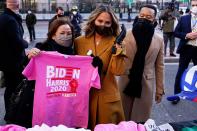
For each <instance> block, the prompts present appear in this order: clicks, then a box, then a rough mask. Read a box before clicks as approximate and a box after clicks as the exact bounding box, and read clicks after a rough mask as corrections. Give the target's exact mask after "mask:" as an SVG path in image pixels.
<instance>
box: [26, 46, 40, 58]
mask: <svg viewBox="0 0 197 131" xmlns="http://www.w3.org/2000/svg"><path fill="white" fill-rule="evenodd" d="M39 54H40V49H38V48H32V49H31V50H30V51H29V52H28V53H27V56H28V58H29V59H31V58H32V57H35V56H37V55H39Z"/></svg>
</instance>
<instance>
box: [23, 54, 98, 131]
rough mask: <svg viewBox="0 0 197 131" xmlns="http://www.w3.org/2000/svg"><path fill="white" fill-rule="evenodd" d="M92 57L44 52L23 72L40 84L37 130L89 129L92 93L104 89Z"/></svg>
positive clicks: (35, 114) (35, 111) (36, 98)
mask: <svg viewBox="0 0 197 131" xmlns="http://www.w3.org/2000/svg"><path fill="white" fill-rule="evenodd" d="M91 62H92V57H90V56H69V55H63V54H60V53H57V52H44V51H43V52H41V53H40V54H39V55H38V56H36V57H34V58H32V59H31V61H30V62H29V64H28V65H27V66H26V68H25V69H24V71H23V74H24V75H25V76H26V77H27V78H28V79H29V80H36V86H35V94H34V109H33V122H32V124H33V126H34V125H41V124H42V123H45V124H47V125H49V126H57V125H59V124H63V125H66V126H68V127H83V128H87V124H88V105H89V90H90V88H91V87H95V88H98V89H99V88H100V77H99V75H98V70H97V68H94V67H93V66H92V65H91Z"/></svg>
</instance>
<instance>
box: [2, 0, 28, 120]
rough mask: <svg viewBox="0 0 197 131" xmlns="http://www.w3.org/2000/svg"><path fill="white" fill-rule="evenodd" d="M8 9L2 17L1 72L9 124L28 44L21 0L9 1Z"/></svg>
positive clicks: (21, 77) (7, 2)
mask: <svg viewBox="0 0 197 131" xmlns="http://www.w3.org/2000/svg"><path fill="white" fill-rule="evenodd" d="M6 5H7V8H6V9H5V11H4V12H3V14H1V15H0V61H1V62H0V70H1V71H3V72H4V77H5V86H6V89H5V94H4V101H5V111H6V114H5V117H4V119H5V120H6V121H7V122H8V121H11V119H13V118H8V117H6V116H7V111H8V108H9V104H10V97H11V95H12V93H13V92H14V90H15V88H16V87H17V85H18V84H19V83H20V82H21V81H22V79H23V76H22V73H21V72H22V70H23V63H24V61H25V60H26V58H27V57H26V55H25V48H27V47H28V43H27V42H26V41H25V40H23V33H24V30H23V27H22V19H21V17H20V15H18V12H19V0H7V1H6Z"/></svg>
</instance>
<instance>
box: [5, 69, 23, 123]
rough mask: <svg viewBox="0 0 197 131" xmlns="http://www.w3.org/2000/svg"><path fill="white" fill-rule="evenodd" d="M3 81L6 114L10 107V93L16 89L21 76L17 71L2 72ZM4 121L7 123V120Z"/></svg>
mask: <svg viewBox="0 0 197 131" xmlns="http://www.w3.org/2000/svg"><path fill="white" fill-rule="evenodd" d="M4 79H5V87H6V89H5V93H4V102H5V111H6V113H7V111H8V109H9V106H10V97H11V95H12V93H13V92H14V91H15V89H16V87H17V86H18V85H19V83H21V82H22V79H23V75H22V73H21V72H19V71H4ZM4 119H5V120H6V121H9V118H7V117H6V114H5V118H4Z"/></svg>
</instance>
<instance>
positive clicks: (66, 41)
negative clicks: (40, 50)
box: [55, 35, 72, 47]
mask: <svg viewBox="0 0 197 131" xmlns="http://www.w3.org/2000/svg"><path fill="white" fill-rule="evenodd" d="M55 41H56V42H57V43H58V44H59V45H61V46H64V47H69V46H71V45H72V35H68V36H65V35H59V36H56V37H55Z"/></svg>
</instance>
